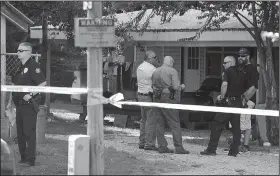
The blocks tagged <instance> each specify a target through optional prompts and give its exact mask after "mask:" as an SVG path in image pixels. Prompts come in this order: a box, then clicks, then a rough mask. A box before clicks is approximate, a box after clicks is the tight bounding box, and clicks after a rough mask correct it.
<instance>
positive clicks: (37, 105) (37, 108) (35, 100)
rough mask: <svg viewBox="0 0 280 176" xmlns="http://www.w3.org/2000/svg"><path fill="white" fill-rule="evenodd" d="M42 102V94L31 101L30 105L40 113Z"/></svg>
mask: <svg viewBox="0 0 280 176" xmlns="http://www.w3.org/2000/svg"><path fill="white" fill-rule="evenodd" d="M40 100H41V95H40V94H38V95H36V96H35V97H33V98H31V99H30V103H31V104H32V106H33V109H34V111H35V112H36V113H38V112H39V102H40Z"/></svg>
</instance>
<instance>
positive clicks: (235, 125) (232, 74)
mask: <svg viewBox="0 0 280 176" xmlns="http://www.w3.org/2000/svg"><path fill="white" fill-rule="evenodd" d="M235 63H236V61H235V58H234V57H233V56H227V57H225V59H224V63H223V65H224V68H225V71H224V73H223V76H222V85H221V95H219V96H218V101H221V102H224V103H222V104H224V105H227V106H229V107H238V108H240V107H242V99H241V97H242V94H243V93H244V91H245V81H246V77H245V73H244V72H243V71H240V70H239V69H238V68H237V67H236V66H235V65H236V64H235ZM229 121H230V123H231V124H232V134H233V143H232V144H231V146H230V150H229V153H228V155H229V156H235V157H236V155H237V154H238V153H239V151H238V148H239V145H240V138H241V131H240V114H228V113H217V114H216V116H215V118H214V120H213V122H212V126H211V135H210V141H209V144H208V147H207V149H206V150H204V151H202V152H200V154H201V155H216V150H217V146H218V142H219V139H220V136H221V134H222V131H223V129H224V126H225V125H226V124H228V122H229Z"/></svg>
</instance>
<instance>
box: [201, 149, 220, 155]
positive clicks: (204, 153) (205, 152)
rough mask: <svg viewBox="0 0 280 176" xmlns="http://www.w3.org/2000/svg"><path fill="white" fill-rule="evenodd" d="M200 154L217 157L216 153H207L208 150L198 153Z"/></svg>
mask: <svg viewBox="0 0 280 176" xmlns="http://www.w3.org/2000/svg"><path fill="white" fill-rule="evenodd" d="M200 154H201V155H210V156H215V155H217V153H216V152H212V151H209V150H207V149H206V150H204V151H202V152H200Z"/></svg>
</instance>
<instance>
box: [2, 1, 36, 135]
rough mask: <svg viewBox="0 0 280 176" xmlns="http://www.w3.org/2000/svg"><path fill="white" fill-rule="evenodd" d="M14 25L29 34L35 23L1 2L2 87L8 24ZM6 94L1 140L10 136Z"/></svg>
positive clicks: (3, 101)
mask: <svg viewBox="0 0 280 176" xmlns="http://www.w3.org/2000/svg"><path fill="white" fill-rule="evenodd" d="M7 21H9V22H10V23H12V24H14V25H15V26H16V27H18V28H19V29H20V30H22V31H23V32H26V33H27V32H28V29H29V26H30V25H33V24H34V22H33V21H32V20H30V19H29V18H27V17H26V16H25V15H24V14H23V13H21V12H20V11H19V10H18V9H17V8H15V7H14V6H12V5H11V4H10V3H9V2H1V85H5V84H6V55H5V54H6V41H7V39H6V26H7V24H6V22H7ZM5 95H6V94H5V92H1V138H4V139H5V138H7V137H8V136H9V125H8V124H9V122H8V120H7V118H4V117H5V107H6V105H5V104H6V102H5Z"/></svg>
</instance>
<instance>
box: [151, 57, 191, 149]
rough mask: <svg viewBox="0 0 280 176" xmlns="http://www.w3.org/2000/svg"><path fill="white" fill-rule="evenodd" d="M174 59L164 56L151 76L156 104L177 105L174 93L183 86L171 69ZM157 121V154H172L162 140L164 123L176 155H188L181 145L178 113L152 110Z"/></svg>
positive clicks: (161, 109)
mask: <svg viewBox="0 0 280 176" xmlns="http://www.w3.org/2000/svg"><path fill="white" fill-rule="evenodd" d="M173 65H174V59H173V58H172V57H171V56H166V57H165V58H164V61H163V65H162V66H161V67H159V68H157V69H156V70H155V71H154V73H153V75H152V85H153V90H154V102H157V103H178V101H177V100H176V99H175V98H174V94H175V92H176V91H180V90H181V89H184V88H185V85H184V84H182V85H180V81H179V77H178V72H177V71H176V70H175V69H174V68H173ZM151 116H153V117H154V118H155V119H156V120H157V125H158V126H157V140H158V145H159V148H158V152H159V153H172V152H173V151H171V150H170V149H168V148H167V145H168V143H167V141H166V139H165V138H164V127H165V121H166V122H167V124H168V126H169V128H170V129H171V132H172V136H173V143H174V146H175V153H176V154H189V151H186V150H185V149H184V147H183V144H182V132H181V126H180V119H179V111H178V110H176V109H166V108H153V109H152V112H151Z"/></svg>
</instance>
